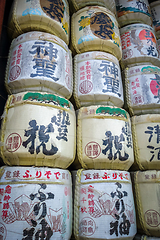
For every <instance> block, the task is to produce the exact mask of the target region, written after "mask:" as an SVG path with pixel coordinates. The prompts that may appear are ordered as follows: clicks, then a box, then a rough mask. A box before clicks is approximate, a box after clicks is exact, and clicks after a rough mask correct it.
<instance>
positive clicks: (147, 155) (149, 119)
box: [131, 114, 160, 170]
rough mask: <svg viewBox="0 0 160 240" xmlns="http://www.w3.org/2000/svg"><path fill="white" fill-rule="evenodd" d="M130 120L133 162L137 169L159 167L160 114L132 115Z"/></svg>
mask: <svg viewBox="0 0 160 240" xmlns="http://www.w3.org/2000/svg"><path fill="white" fill-rule="evenodd" d="M131 121H132V136H133V146H134V153H135V162H136V164H138V167H139V169H140V170H150V169H153V170H154V169H155V170H156V169H157V170H158V169H160V147H159V142H160V140H159V133H160V114H144V115H140V116H134V117H132V118H131Z"/></svg>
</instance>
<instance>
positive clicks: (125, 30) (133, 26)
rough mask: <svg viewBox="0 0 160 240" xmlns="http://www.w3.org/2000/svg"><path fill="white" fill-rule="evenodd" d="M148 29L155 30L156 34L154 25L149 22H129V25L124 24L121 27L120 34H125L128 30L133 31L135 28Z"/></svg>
mask: <svg viewBox="0 0 160 240" xmlns="http://www.w3.org/2000/svg"><path fill="white" fill-rule="evenodd" d="M142 28H144V29H147V30H150V31H151V32H153V33H154V34H155V30H154V28H153V27H151V26H149V25H147V24H142V23H134V24H129V25H127V26H124V27H122V28H120V34H121V35H122V34H124V33H125V32H127V31H131V30H133V29H142Z"/></svg>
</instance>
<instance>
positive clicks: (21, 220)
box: [0, 0, 76, 240]
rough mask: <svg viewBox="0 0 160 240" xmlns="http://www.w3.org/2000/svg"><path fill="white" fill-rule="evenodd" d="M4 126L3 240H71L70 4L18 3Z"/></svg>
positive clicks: (0, 176) (12, 18)
mask: <svg viewBox="0 0 160 240" xmlns="http://www.w3.org/2000/svg"><path fill="white" fill-rule="evenodd" d="M8 28H9V34H10V36H11V37H12V38H13V41H12V43H11V46H10V51H9V56H8V63H7V68H6V78H5V85H6V88H7V90H8V93H9V96H8V100H7V102H6V105H5V109H4V113H3V116H2V118H3V122H2V128H1V157H2V159H3V161H4V164H5V166H3V167H2V168H1V169H0V179H1V180H0V185H1V186H0V196H1V198H0V199H1V205H0V227H1V238H3V239H5V240H11V239H17V240H21V239H54V240H60V239H65V240H69V239H70V237H71V234H72V182H71V174H70V172H69V171H68V170H67V168H68V167H69V166H70V165H71V163H72V162H73V160H74V157H75V150H76V139H75V137H76V121H75V110H74V107H73V105H72V103H71V102H70V101H69V100H68V99H69V98H70V96H71V95H72V87H73V86H72V85H73V80H72V55H71V51H70V50H69V48H68V44H69V28H70V26H69V5H68V2H67V1H65V0H64V1H59V2H56V1H55V2H53V3H51V1H41V0H40V1H25V0H23V1H22V0H18V1H17V0H15V1H13V7H12V10H11V14H10V18H9V24H8Z"/></svg>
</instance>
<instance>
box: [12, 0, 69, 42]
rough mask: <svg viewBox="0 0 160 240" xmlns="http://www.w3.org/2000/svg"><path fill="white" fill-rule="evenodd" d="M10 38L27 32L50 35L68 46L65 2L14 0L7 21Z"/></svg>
mask: <svg viewBox="0 0 160 240" xmlns="http://www.w3.org/2000/svg"><path fill="white" fill-rule="evenodd" d="M8 31H9V35H10V36H11V38H12V39H13V38H15V37H17V36H19V35H21V34H22V33H25V32H29V31H42V32H47V33H51V34H53V35H56V36H58V37H59V38H61V39H62V40H63V41H65V43H66V44H67V45H68V44H69V36H70V15H69V4H68V1H67V0H59V1H50V0H31V1H30V0H29V1H26V0H14V1H13V4H12V7H11V10H10V16H9V19H8Z"/></svg>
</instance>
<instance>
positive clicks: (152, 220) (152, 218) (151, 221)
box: [144, 209, 160, 227]
mask: <svg viewBox="0 0 160 240" xmlns="http://www.w3.org/2000/svg"><path fill="white" fill-rule="evenodd" d="M144 217H145V221H146V223H147V224H148V225H149V226H150V227H157V226H158V225H159V224H160V215H159V213H158V212H157V211H155V210H153V209H150V210H148V211H146V212H145V214H144Z"/></svg>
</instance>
